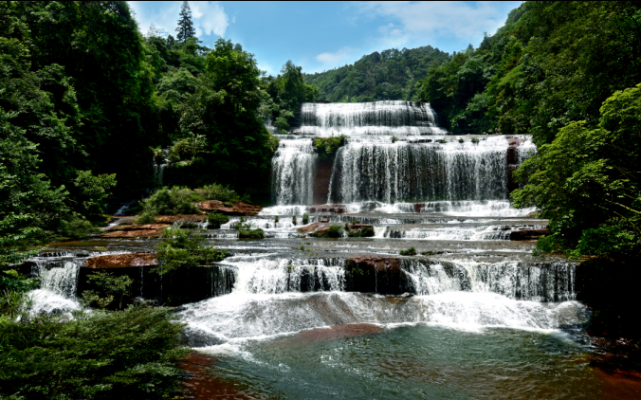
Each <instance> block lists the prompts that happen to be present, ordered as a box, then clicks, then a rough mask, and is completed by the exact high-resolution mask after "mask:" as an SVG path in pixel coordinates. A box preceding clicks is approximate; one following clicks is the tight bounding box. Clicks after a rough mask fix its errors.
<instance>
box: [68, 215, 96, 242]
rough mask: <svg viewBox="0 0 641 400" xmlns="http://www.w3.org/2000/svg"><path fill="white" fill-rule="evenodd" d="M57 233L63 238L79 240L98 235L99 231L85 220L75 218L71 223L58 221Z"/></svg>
mask: <svg viewBox="0 0 641 400" xmlns="http://www.w3.org/2000/svg"><path fill="white" fill-rule="evenodd" d="M59 232H60V234H61V235H62V236H64V237H67V238H71V239H79V238H84V237H87V236H91V235H93V234H94V233H98V232H100V229H99V228H97V227H95V226H94V225H93V224H92V223H91V222H89V221H87V220H84V219H79V218H77V219H74V220H71V221H60V230H59Z"/></svg>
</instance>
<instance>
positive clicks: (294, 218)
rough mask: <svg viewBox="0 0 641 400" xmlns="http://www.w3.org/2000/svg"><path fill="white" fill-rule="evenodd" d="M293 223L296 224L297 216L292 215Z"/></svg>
mask: <svg viewBox="0 0 641 400" xmlns="http://www.w3.org/2000/svg"><path fill="white" fill-rule="evenodd" d="M292 224H294V225H296V216H295V215H292Z"/></svg>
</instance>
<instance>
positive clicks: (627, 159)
mask: <svg viewBox="0 0 641 400" xmlns="http://www.w3.org/2000/svg"><path fill="white" fill-rule="evenodd" d="M640 65H641V8H639V5H638V4H637V3H634V2H598V3H594V2H553V3H552V2H527V3H524V4H522V5H521V6H520V7H519V8H517V9H515V10H513V11H512V12H511V13H510V15H509V18H508V20H507V22H506V24H505V26H503V27H502V28H501V29H499V31H498V32H497V33H496V34H495V35H493V36H491V37H486V38H485V39H484V40H483V42H482V43H481V45H480V46H479V48H478V49H468V50H466V51H464V52H460V53H457V54H455V55H454V56H453V57H452V58H451V59H450V60H449V61H448V62H446V63H444V64H443V65H440V66H438V67H437V68H434V69H432V70H430V72H429V73H428V75H427V77H426V78H425V79H424V80H423V81H422V82H421V88H420V91H419V95H420V96H421V98H422V99H423V100H424V101H429V102H430V103H431V105H432V107H434V109H435V110H436V111H437V112H438V113H439V114H440V117H441V118H440V122H441V124H442V125H444V126H445V127H446V128H448V129H449V130H450V131H451V132H452V133H481V132H483V131H492V132H496V131H498V132H501V133H503V134H514V133H525V134H532V135H533V138H534V141H535V142H536V143H537V145H538V146H539V151H538V154H537V156H536V157H533V158H531V159H530V160H528V161H527V162H525V163H524V165H523V166H522V167H521V168H520V169H519V170H518V171H517V173H516V175H517V177H518V179H519V181H520V182H521V186H522V189H521V190H516V191H515V192H513V193H512V197H513V198H514V199H515V204H516V205H517V206H532V205H535V206H537V207H538V209H539V210H540V211H541V215H542V216H543V217H545V218H550V226H551V228H552V232H553V235H551V236H549V237H547V238H545V239H543V240H540V241H539V245H540V248H541V249H542V250H543V251H546V252H550V251H564V252H568V253H572V254H574V255H579V254H600V255H621V254H626V253H628V254H631V253H634V252H638V249H639V247H640V245H641V243H640V238H641V231H640V230H639V221H640V219H639V215H641V193H640V192H639V178H640V177H639V171H638V166H639V165H641V157H640V155H639V152H638V151H637V150H635V149H636V148H637V147H638V143H640V142H641V137H640V136H639V132H641V102H640V100H639V99H640V98H641V97H640V93H641V86H639V83H640V82H641V69H639V66H640Z"/></svg>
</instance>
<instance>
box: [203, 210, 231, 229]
mask: <svg viewBox="0 0 641 400" xmlns="http://www.w3.org/2000/svg"><path fill="white" fill-rule="evenodd" d="M207 220H208V221H209V223H210V224H214V225H218V226H220V225H222V224H226V223H228V222H229V217H228V216H226V215H225V214H221V213H217V212H214V213H209V214H207Z"/></svg>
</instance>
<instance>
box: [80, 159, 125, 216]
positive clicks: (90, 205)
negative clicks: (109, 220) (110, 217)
mask: <svg viewBox="0 0 641 400" xmlns="http://www.w3.org/2000/svg"><path fill="white" fill-rule="evenodd" d="M74 184H75V186H76V190H77V191H78V195H77V196H76V198H77V199H78V201H79V206H80V207H79V212H80V213H81V214H82V215H84V216H85V217H86V218H88V219H89V220H90V221H103V222H104V213H105V200H106V199H107V197H109V195H110V194H111V189H112V188H113V187H115V186H116V174H111V175H108V174H103V175H92V173H91V171H78V177H76V180H75V181H74Z"/></svg>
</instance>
